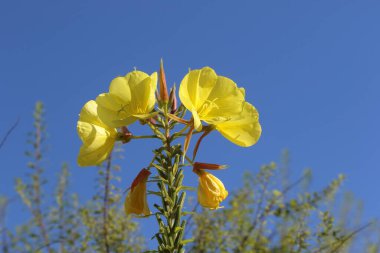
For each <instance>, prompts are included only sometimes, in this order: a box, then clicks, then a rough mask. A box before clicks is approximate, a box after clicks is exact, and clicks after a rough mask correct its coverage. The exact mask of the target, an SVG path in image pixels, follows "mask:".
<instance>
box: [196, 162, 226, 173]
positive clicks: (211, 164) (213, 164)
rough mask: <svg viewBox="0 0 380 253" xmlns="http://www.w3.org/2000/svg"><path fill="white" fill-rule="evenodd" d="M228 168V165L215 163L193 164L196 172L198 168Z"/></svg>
mask: <svg viewBox="0 0 380 253" xmlns="http://www.w3.org/2000/svg"><path fill="white" fill-rule="evenodd" d="M225 168H227V165H219V164H215V163H200V162H195V163H194V166H193V170H194V172H195V173H196V171H198V170H222V169H225Z"/></svg>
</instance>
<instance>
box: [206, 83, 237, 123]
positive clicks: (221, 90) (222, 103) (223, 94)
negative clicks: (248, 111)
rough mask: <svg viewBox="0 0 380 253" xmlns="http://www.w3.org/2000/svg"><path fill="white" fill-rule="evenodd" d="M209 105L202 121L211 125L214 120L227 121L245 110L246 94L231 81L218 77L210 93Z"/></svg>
mask: <svg viewBox="0 0 380 253" xmlns="http://www.w3.org/2000/svg"><path fill="white" fill-rule="evenodd" d="M207 101H208V103H209V105H208V107H209V108H207V109H205V113H204V114H202V117H201V119H202V120H204V121H206V122H207V123H209V124H212V122H213V121H214V120H220V119H222V120H225V118H229V117H233V116H235V115H236V114H239V113H240V112H241V111H242V109H243V104H244V92H242V90H241V89H240V88H238V87H237V85H236V83H234V82H233V81H232V80H231V79H229V78H227V77H223V76H218V80H217V82H216V84H215V86H214V88H213V89H212V91H211V92H210V94H209V96H208V98H207Z"/></svg>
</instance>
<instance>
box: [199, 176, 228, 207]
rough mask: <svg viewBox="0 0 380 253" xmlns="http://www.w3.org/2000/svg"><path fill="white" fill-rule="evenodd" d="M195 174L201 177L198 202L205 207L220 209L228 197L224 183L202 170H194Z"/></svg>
mask: <svg viewBox="0 0 380 253" xmlns="http://www.w3.org/2000/svg"><path fill="white" fill-rule="evenodd" d="M194 172H195V173H196V174H197V175H198V176H199V185H198V202H199V203H200V204H201V206H203V207H207V208H210V209H218V208H219V204H220V202H222V201H223V200H224V199H225V198H227V196H228V191H227V190H226V189H225V188H224V185H223V183H222V181H220V180H219V179H218V178H217V177H215V176H214V175H212V174H211V173H208V172H206V171H204V170H201V169H194Z"/></svg>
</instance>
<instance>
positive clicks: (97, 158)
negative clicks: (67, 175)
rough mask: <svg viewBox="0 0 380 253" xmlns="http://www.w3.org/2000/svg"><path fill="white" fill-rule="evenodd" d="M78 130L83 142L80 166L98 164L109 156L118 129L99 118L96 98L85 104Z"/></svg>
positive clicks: (79, 158)
mask: <svg viewBox="0 0 380 253" xmlns="http://www.w3.org/2000/svg"><path fill="white" fill-rule="evenodd" d="M77 132H78V135H79V137H80V139H81V140H82V142H83V145H82V146H81V148H80V150H79V155H78V164H79V166H92V165H98V164H100V163H101V162H103V161H104V160H105V159H107V158H108V157H109V155H110V153H111V152H112V149H113V146H114V144H115V140H116V137H117V131H116V129H115V128H111V127H109V126H107V125H105V124H104V123H103V122H102V121H101V120H100V119H99V117H98V114H97V104H96V102H95V101H94V100H90V101H88V102H87V103H86V104H85V105H84V106H83V108H82V110H81V112H80V115H79V121H78V123H77Z"/></svg>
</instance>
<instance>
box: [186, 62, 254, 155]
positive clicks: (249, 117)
mask: <svg viewBox="0 0 380 253" xmlns="http://www.w3.org/2000/svg"><path fill="white" fill-rule="evenodd" d="M179 97H180V99H181V102H182V103H183V105H184V106H185V107H186V108H187V109H188V110H190V111H191V113H192V115H193V124H194V128H195V129H196V130H198V131H200V130H201V129H202V123H201V121H204V122H206V123H208V124H210V125H213V126H215V128H216V130H218V131H219V132H221V133H222V135H223V136H224V137H226V138H227V139H228V140H230V141H231V142H233V143H235V144H237V145H239V146H243V147H248V146H251V145H253V144H255V143H256V142H257V140H258V139H259V138H260V135H261V127H260V123H259V114H258V112H257V110H256V109H255V107H253V106H252V105H251V104H249V103H247V102H245V90H244V89H243V88H239V87H237V85H236V84H235V83H234V82H233V81H232V80H231V79H229V78H227V77H223V76H218V75H217V74H216V73H215V71H214V70H213V69H211V68H209V67H204V68H202V69H197V70H192V71H190V72H189V73H188V74H187V75H186V76H185V77H184V79H183V80H182V82H181V85H180V88H179Z"/></svg>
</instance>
